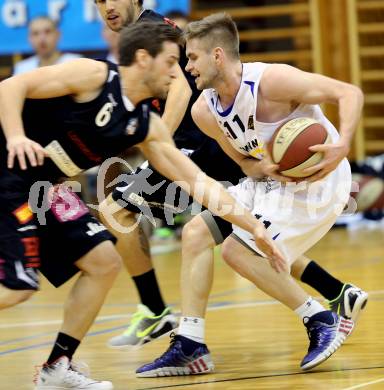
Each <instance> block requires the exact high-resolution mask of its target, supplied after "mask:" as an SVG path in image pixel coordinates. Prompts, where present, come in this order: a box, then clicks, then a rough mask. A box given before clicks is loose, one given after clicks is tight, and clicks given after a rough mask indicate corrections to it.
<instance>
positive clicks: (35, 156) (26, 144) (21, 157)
mask: <svg viewBox="0 0 384 390" xmlns="http://www.w3.org/2000/svg"><path fill="white" fill-rule="evenodd" d="M7 149H8V162H7V165H8V168H10V169H11V168H13V166H14V164H15V157H16V158H17V159H18V161H19V165H20V168H21V169H22V170H25V169H27V161H26V158H27V159H28V161H29V163H30V164H31V166H32V167H36V166H37V165H43V163H44V157H46V156H48V154H47V152H46V151H45V150H44V148H43V147H42V146H41V145H40V144H38V143H37V142H35V141H32V140H31V139H29V138H27V137H26V136H24V135H17V136H14V137H9V138H8V142H7Z"/></svg>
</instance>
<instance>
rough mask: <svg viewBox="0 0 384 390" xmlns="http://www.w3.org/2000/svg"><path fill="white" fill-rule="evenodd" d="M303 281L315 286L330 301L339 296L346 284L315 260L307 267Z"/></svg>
mask: <svg viewBox="0 0 384 390" xmlns="http://www.w3.org/2000/svg"><path fill="white" fill-rule="evenodd" d="M301 281H302V282H304V283H306V284H308V285H309V286H311V287H312V288H314V289H315V290H316V291H318V292H319V293H320V294H321V295H322V296H323V297H324V298H326V299H328V300H329V301H332V299H335V298H337V297H338V296H339V295H340V293H341V290H342V289H343V286H344V284H343V283H341V282H340V280H338V279H335V278H334V277H333V276H332V275H330V274H329V273H328V272H327V271H326V270H325V269H323V268H321V267H320V266H319V265H318V264H317V263H316V262H314V261H311V262H310V263H309V264H308V265H307V267H306V268H305V270H304V272H303V274H302V275H301Z"/></svg>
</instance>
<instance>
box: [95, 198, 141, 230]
mask: <svg viewBox="0 0 384 390" xmlns="http://www.w3.org/2000/svg"><path fill="white" fill-rule="evenodd" d="M99 217H100V220H101V222H102V223H103V224H104V225H105V226H107V227H108V229H109V230H114V229H113V226H112V225H111V223H110V220H111V218H113V220H114V221H115V222H117V224H118V225H121V226H123V227H127V226H130V225H132V224H133V223H135V222H136V219H135V214H134V213H133V212H131V211H128V210H126V209H124V208H122V207H121V206H119V204H118V203H117V202H115V201H114V200H113V198H112V195H109V196H108V197H107V198H106V199H104V200H103V201H102V202H101V203H100V205H99Z"/></svg>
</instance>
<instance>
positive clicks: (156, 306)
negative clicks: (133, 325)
mask: <svg viewBox="0 0 384 390" xmlns="http://www.w3.org/2000/svg"><path fill="white" fill-rule="evenodd" d="M132 279H133V281H134V282H135V284H136V288H137V291H138V293H139V295H140V300H141V303H142V304H143V305H145V306H147V307H148V309H149V310H151V311H152V312H153V313H155V315H156V316H158V315H160V314H161V313H162V312H163V311H164V310H165V304H164V301H163V298H162V296H161V292H160V288H159V285H158V283H157V279H156V275H155V270H154V269H151V270H150V271H148V272H146V273H144V274H142V275H139V276H134V277H132Z"/></svg>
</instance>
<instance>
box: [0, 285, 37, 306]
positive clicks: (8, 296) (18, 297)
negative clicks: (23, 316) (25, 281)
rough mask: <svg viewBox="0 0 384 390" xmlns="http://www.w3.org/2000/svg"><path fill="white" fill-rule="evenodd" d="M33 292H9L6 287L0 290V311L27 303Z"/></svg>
mask: <svg viewBox="0 0 384 390" xmlns="http://www.w3.org/2000/svg"><path fill="white" fill-rule="evenodd" d="M34 293H35V290H11V289H9V288H6V287H1V288H0V310H1V309H5V308H7V307H12V306H15V305H18V304H19V303H22V302H25V301H27V300H28V299H29V298H30V297H31V296H32V295H33V294H34Z"/></svg>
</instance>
